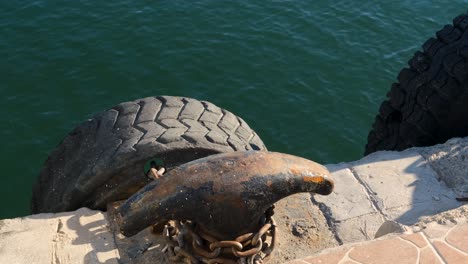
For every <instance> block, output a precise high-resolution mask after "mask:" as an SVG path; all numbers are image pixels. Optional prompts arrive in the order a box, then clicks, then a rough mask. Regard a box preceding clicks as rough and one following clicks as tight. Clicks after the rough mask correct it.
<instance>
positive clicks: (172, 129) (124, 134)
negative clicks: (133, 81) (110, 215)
mask: <svg viewBox="0 0 468 264" xmlns="http://www.w3.org/2000/svg"><path fill="white" fill-rule="evenodd" d="M244 150H266V148H265V145H264V144H263V142H262V140H261V139H260V138H259V137H258V136H257V134H256V133H255V132H254V131H253V130H252V129H251V128H250V127H249V126H248V125H247V123H246V122H245V121H244V120H242V119H241V118H239V117H237V116H235V115H234V114H232V113H231V112H229V111H226V110H224V109H221V108H219V107H217V106H215V105H214V104H212V103H209V102H205V101H198V100H195V99H191V98H185V97H172V96H159V97H148V98H143V99H139V100H135V101H132V102H125V103H121V104H119V105H117V106H115V107H113V108H111V109H109V110H107V111H104V112H101V113H98V114H96V115H95V116H94V117H93V118H92V119H89V120H87V121H85V122H83V123H82V124H80V125H79V126H77V127H76V128H75V129H74V130H73V131H72V132H71V133H70V134H69V135H68V136H66V137H65V138H64V139H63V141H62V142H61V143H60V144H59V145H58V146H57V147H56V148H55V150H53V151H52V152H51V154H50V155H49V157H48V159H47V161H46V162H45V164H44V167H43V169H42V170H41V172H40V175H39V178H38V181H37V183H36V184H35V186H34V188H33V198H32V203H31V207H32V211H33V213H40V212H62V211H71V210H76V209H78V208H80V207H89V208H92V209H103V210H105V208H106V205H107V204H108V203H109V202H113V201H118V200H122V199H126V198H128V197H129V196H130V195H132V194H133V193H135V192H136V191H137V190H139V189H140V188H141V187H143V186H144V185H145V184H147V183H148V182H149V181H150V180H151V179H149V178H148V177H147V176H146V172H145V171H144V167H145V164H147V163H148V161H150V160H154V159H156V160H158V161H160V162H162V163H163V166H164V167H165V168H166V169H170V168H172V167H174V166H177V165H180V164H183V163H186V162H189V161H192V160H195V159H198V158H202V157H205V156H208V155H212V154H216V153H221V152H230V151H244Z"/></svg>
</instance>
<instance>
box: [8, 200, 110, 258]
mask: <svg viewBox="0 0 468 264" xmlns="http://www.w3.org/2000/svg"><path fill="white" fill-rule="evenodd" d="M118 259H119V254H118V251H117V249H116V246H115V243H114V238H113V235H112V233H111V232H109V230H108V229H107V220H106V217H105V214H103V213H102V212H98V211H91V210H89V209H86V208H82V209H79V210H77V211H75V212H68V213H59V214H38V215H32V216H28V217H23V218H16V219H5V220H1V221H0V263H5V264H6V263H9V264H13V263H25V264H26V263H28V264H29V263H35V264H42V263H44V264H72V263H73V264H74V263H77V264H78V263H105V264H114V263H115V264H117V263H118Z"/></svg>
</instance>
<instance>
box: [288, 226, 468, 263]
mask: <svg viewBox="0 0 468 264" xmlns="http://www.w3.org/2000/svg"><path fill="white" fill-rule="evenodd" d="M307 263H308V264H311V263H313V264H316V263H317V264H318V263H320V264H337V263H340V264H341V263H343V264H345V263H346V264H348V263H363V264H373V263H375V264H386V263H388V264H390V263H391V264H393V263H401V264H417V263H420V264H432V263H434V264H436V263H449V264H450V263H454V264H456V263H457V264H458V263H460V264H462V263H468V222H467V221H464V222H460V223H458V224H454V223H449V224H444V225H441V224H438V223H431V224H429V225H428V226H426V227H425V228H424V229H423V230H422V231H420V232H417V233H413V234H403V235H398V236H396V235H394V236H391V237H384V238H383V239H378V240H373V241H368V242H363V243H357V244H354V245H346V246H342V247H338V248H335V249H331V250H328V251H327V252H325V253H322V254H320V255H317V256H311V257H306V258H302V259H297V260H294V261H291V262H288V264H307Z"/></svg>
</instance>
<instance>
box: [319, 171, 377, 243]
mask: <svg viewBox="0 0 468 264" xmlns="http://www.w3.org/2000/svg"><path fill="white" fill-rule="evenodd" d="M327 168H328V170H329V171H330V172H331V173H332V174H333V179H334V180H335V190H334V191H333V193H332V194H330V195H328V196H314V197H313V199H314V201H315V203H317V204H318V205H319V208H320V210H322V212H323V213H324V214H325V216H326V218H328V223H329V225H330V227H331V229H332V230H333V232H335V234H336V237H337V239H338V241H339V242H340V243H347V242H352V241H362V240H368V239H371V238H373V234H375V233H376V232H377V229H379V227H380V225H381V224H382V223H383V222H384V221H385V219H384V217H383V216H382V215H381V214H380V213H379V212H378V211H377V210H376V209H375V206H374V205H373V203H372V202H371V199H370V197H369V194H368V193H367V192H366V190H365V187H364V186H363V185H362V184H361V183H360V182H359V181H358V179H356V177H355V176H354V175H353V172H352V171H351V170H350V166H349V164H347V163H340V164H337V165H327Z"/></svg>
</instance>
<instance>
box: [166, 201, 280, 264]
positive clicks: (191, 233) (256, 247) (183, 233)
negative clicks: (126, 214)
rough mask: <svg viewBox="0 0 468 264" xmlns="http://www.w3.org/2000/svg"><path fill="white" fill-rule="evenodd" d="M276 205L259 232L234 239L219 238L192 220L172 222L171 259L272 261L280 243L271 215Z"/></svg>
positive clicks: (227, 263)
mask: <svg viewBox="0 0 468 264" xmlns="http://www.w3.org/2000/svg"><path fill="white" fill-rule="evenodd" d="M272 215H273V208H271V209H269V210H268V211H267V212H266V213H265V219H266V220H265V224H264V225H263V226H262V227H261V228H260V229H259V231H258V232H256V233H248V234H244V235H241V236H238V237H237V238H236V239H234V240H222V241H220V240H217V239H216V238H214V237H213V236H211V235H209V234H207V232H205V231H204V230H202V229H201V228H199V226H197V225H196V224H195V223H193V222H191V221H170V222H168V223H166V225H165V226H164V229H163V236H164V238H165V240H166V246H165V247H164V248H163V252H165V253H166V254H167V256H168V258H169V260H171V261H180V260H183V261H184V262H185V263H190V264H199V263H206V264H261V263H265V262H267V261H268V260H269V258H270V256H271V253H272V252H273V250H274V248H275V245H276V236H277V228H276V223H275V220H274V219H273V218H272V217H271V216H272Z"/></svg>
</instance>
